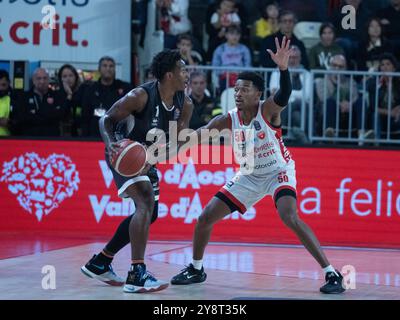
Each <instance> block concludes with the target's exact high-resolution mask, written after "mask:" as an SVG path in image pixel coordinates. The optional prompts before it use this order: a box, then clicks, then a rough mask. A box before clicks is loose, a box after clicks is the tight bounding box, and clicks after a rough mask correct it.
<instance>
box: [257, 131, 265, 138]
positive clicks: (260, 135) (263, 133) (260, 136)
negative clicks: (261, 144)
mask: <svg viewBox="0 0 400 320" xmlns="http://www.w3.org/2000/svg"><path fill="white" fill-rule="evenodd" d="M257 137H259V138H260V139H261V140H264V138H265V132H264V131H261V132H259V133H257Z"/></svg>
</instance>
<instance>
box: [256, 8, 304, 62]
mask: <svg viewBox="0 0 400 320" xmlns="http://www.w3.org/2000/svg"><path fill="white" fill-rule="evenodd" d="M296 22H297V18H296V15H295V14H294V13H293V12H291V11H283V12H282V13H281V15H280V16H279V31H278V32H277V33H274V34H272V35H270V36H268V37H266V38H265V39H264V40H262V42H261V48H260V51H261V54H260V64H261V65H262V66H263V67H265V68H275V63H274V62H273V61H272V59H271V56H270V55H269V54H266V52H267V49H271V50H273V49H275V47H276V45H275V38H278V41H279V43H281V42H282V39H283V37H284V36H286V38H287V39H289V40H290V44H291V45H295V46H297V47H298V48H299V49H300V51H301V64H302V65H303V66H304V68H306V69H308V68H309V65H308V58H307V52H306V48H305V46H304V43H303V42H302V41H300V40H299V39H298V38H297V37H296V36H295V35H294V33H293V30H294V26H295V24H296Z"/></svg>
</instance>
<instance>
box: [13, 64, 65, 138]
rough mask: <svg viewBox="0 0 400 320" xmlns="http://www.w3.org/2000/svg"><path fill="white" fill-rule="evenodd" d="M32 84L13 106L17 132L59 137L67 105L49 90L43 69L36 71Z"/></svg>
mask: <svg viewBox="0 0 400 320" xmlns="http://www.w3.org/2000/svg"><path fill="white" fill-rule="evenodd" d="M32 82H33V87H32V89H31V90H30V91H28V92H25V93H24V94H23V95H22V97H21V98H20V99H18V101H17V103H16V106H15V121H16V126H17V127H18V131H19V132H20V134H21V135H23V136H31V137H60V125H61V122H62V121H64V120H65V117H66V114H67V105H65V104H63V101H62V99H61V98H60V95H59V94H58V93H57V92H55V91H53V90H50V89H49V74H48V72H47V71H46V70H45V69H43V68H38V69H36V70H35V71H34V73H33V76H32Z"/></svg>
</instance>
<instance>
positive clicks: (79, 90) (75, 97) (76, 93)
mask: <svg viewBox="0 0 400 320" xmlns="http://www.w3.org/2000/svg"><path fill="white" fill-rule="evenodd" d="M58 84H59V86H60V90H59V94H60V96H61V99H62V100H63V103H64V104H65V105H67V106H68V115H67V117H66V118H65V121H64V122H63V123H62V129H63V130H62V131H63V132H62V135H63V136H73V137H80V136H82V96H83V92H84V88H85V87H86V86H87V84H86V85H85V84H82V83H81V80H80V78H79V74H78V71H77V70H76V69H75V68H74V67H73V66H72V65H70V64H64V65H63V66H62V67H61V68H60V70H59V71H58Z"/></svg>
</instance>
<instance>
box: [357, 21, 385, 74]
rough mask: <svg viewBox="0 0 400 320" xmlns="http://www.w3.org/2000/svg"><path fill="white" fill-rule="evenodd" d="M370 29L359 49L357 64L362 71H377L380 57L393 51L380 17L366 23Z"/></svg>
mask: <svg viewBox="0 0 400 320" xmlns="http://www.w3.org/2000/svg"><path fill="white" fill-rule="evenodd" d="M366 30H368V32H367V34H366V36H365V37H364V39H363V40H362V42H361V43H360V46H359V50H358V58H357V65H358V69H359V70H362V71H367V70H368V71H371V72H373V71H377V70H378V68H379V58H380V56H381V55H382V54H383V53H385V52H393V49H392V46H391V44H390V43H389V41H387V40H386V38H384V37H383V35H382V25H381V23H380V21H379V19H378V18H372V19H370V20H369V21H368V23H367V25H366Z"/></svg>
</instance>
